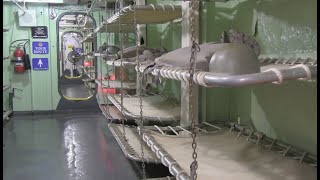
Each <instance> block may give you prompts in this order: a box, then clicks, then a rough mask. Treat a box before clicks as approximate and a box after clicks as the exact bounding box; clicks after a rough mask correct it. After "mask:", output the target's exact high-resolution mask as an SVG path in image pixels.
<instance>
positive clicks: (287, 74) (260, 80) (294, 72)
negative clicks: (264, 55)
mask: <svg viewBox="0 0 320 180" xmlns="http://www.w3.org/2000/svg"><path fill="white" fill-rule="evenodd" d="M144 68H145V67H143V66H141V67H140V69H139V71H140V72H144V71H145V69H144ZM136 70H137V69H136ZM150 73H151V74H153V75H158V74H159V75H161V76H162V77H165V78H169V79H175V80H180V81H188V80H189V78H190V75H189V73H188V70H177V69H174V68H155V69H153V70H152V71H151V72H150ZM316 77H317V67H316V66H307V65H303V64H299V65H296V66H292V67H290V68H283V69H275V68H269V69H267V71H263V72H260V73H253V74H243V75H224V74H217V73H212V72H205V71H198V72H196V73H195V75H194V78H193V80H194V82H195V83H196V84H199V85H202V86H205V87H239V86H248V85H256V84H264V83H277V82H278V84H281V83H282V82H283V81H284V80H298V79H301V78H306V79H308V80H310V79H316Z"/></svg>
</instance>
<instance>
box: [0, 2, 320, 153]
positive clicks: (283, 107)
mask: <svg viewBox="0 0 320 180" xmlns="http://www.w3.org/2000/svg"><path fill="white" fill-rule="evenodd" d="M146 3H147V4H179V2H177V1H175V2H174V1H162V0H147V1H146ZM316 4H317V1H316V0H305V1H299V0H270V1H257V0H230V1H227V2H201V3H200V7H199V8H200V12H199V19H200V20H199V21H200V27H199V41H200V43H205V42H212V41H218V40H219V39H220V35H221V33H222V31H228V30H230V29H236V30H238V31H240V32H244V33H248V34H250V35H252V36H255V38H256V39H257V41H258V42H259V44H260V47H261V51H262V52H261V54H262V55H263V56H266V57H302V58H305V57H311V58H316V48H317V40H316V39H317V32H316V30H317V29H316V26H317V23H316V13H317V9H316ZM28 7H29V9H35V10H36V11H37V24H38V26H47V27H48V32H49V37H48V38H47V39H42V40H41V41H47V42H49V54H48V55H34V54H32V53H31V49H30V45H31V43H32V42H33V41H37V39H32V38H31V31H30V28H22V27H19V26H18V24H17V20H16V14H15V12H16V11H17V10H18V8H17V6H16V5H14V3H11V2H4V4H3V15H4V17H5V18H4V19H3V21H4V22H3V26H5V27H10V30H9V31H8V32H4V33H3V38H4V41H3V53H4V54H3V55H4V56H11V55H12V52H13V50H11V51H9V45H10V43H11V42H12V41H14V40H17V39H30V42H29V46H28V54H29V55H30V59H32V58H36V57H46V58H49V70H48V71H32V70H31V71H26V72H25V73H23V74H17V73H14V72H13V67H12V65H10V62H9V61H4V62H3V64H4V66H3V74H4V77H3V81H4V84H9V82H10V81H11V86H12V87H13V88H18V89H21V90H22V91H16V94H15V97H14V99H13V106H14V111H41V110H55V109H56V107H57V104H58V102H59V100H60V98H61V97H60V95H59V93H58V77H57V76H58V75H57V74H58V73H57V60H58V59H57V58H58V57H57V52H56V51H57V50H56V46H57V44H56V43H57V39H56V34H57V32H56V19H54V20H50V19H49V15H48V12H49V7H48V5H47V4H37V3H29V4H28ZM65 11H66V10H57V15H59V14H61V13H62V12H65ZM101 15H105V12H94V13H93V17H94V18H95V20H96V22H97V26H99V25H100V23H101ZM146 29H147V30H146V40H145V41H146V44H147V46H149V47H157V48H158V47H164V48H166V49H167V50H169V51H171V50H174V49H177V48H180V47H181V23H180V22H172V23H166V24H161V25H155V24H150V25H147V28H146ZM100 35H101V36H100ZM105 39H106V35H105V33H98V34H97V44H98V46H100V45H101V42H105V41H106V40H105ZM118 39H119V37H118V35H116V34H115V35H111V37H110V38H109V40H108V43H109V44H110V45H118ZM130 43H132V45H134V42H133V40H132V41H130ZM186 58H187V57H186ZM98 62H99V59H98ZM97 64H98V65H99V64H100V63H97ZM99 69H100V68H99V67H98V70H99ZM102 69H104V68H102ZM103 73H105V71H104V72H103ZM316 86H317V83H316V82H304V81H287V82H285V83H284V84H282V85H275V84H265V85H257V86H250V87H241V88H203V87H200V90H199V92H200V95H199V106H200V107H199V109H200V112H199V119H200V120H202V121H203V120H206V121H209V122H210V121H215V120H219V121H240V124H241V125H244V126H247V127H248V128H254V129H255V130H257V131H261V132H263V133H265V134H266V135H267V136H270V137H272V138H277V139H280V140H283V141H285V142H287V143H289V144H292V145H293V146H296V147H299V148H301V149H303V150H306V151H308V152H310V153H313V154H317V110H316V109H317V103H316V99H317V92H316V90H317V87H316ZM156 91H159V92H165V93H167V94H170V95H171V96H175V97H176V98H178V99H180V83H179V82H176V81H173V80H165V81H164V82H163V83H162V84H161V86H160V87H159V88H157V89H156ZM7 101H8V99H7V94H6V93H4V100H3V104H4V107H6V105H7Z"/></svg>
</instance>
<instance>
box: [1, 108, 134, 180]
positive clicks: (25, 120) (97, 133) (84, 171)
mask: <svg viewBox="0 0 320 180" xmlns="http://www.w3.org/2000/svg"><path fill="white" fill-rule="evenodd" d="M3 130H4V132H3V133H4V134H3V143H4V147H3V173H4V175H3V179H4V180H21V179H23V180H126V179H130V180H134V179H140V178H139V177H138V175H137V173H136V170H135V168H134V165H133V164H132V163H130V162H129V161H128V160H127V159H126V158H125V156H124V155H123V153H122V151H121V149H120V147H119V145H118V144H117V142H116V141H115V139H114V137H113V136H112V134H111V132H110V131H109V129H108V128H107V121H106V120H105V118H104V117H103V116H102V115H100V114H97V113H96V114H55V115H36V116H31V115H30V116H15V117H14V118H12V119H11V120H10V121H9V122H8V123H7V124H6V125H5V127H4V128H3Z"/></svg>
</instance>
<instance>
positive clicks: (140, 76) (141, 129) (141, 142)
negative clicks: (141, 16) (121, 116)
mask: <svg viewBox="0 0 320 180" xmlns="http://www.w3.org/2000/svg"><path fill="white" fill-rule="evenodd" d="M136 5H137V3H136V1H134V5H133V6H134V15H133V18H134V27H135V38H136V63H137V69H138V71H137V76H138V84H139V89H138V95H139V103H140V123H139V129H140V149H141V158H142V175H143V179H146V174H147V173H146V165H145V163H144V150H143V139H142V138H143V123H144V117H143V104H142V73H141V72H140V71H139V70H140V66H141V63H140V61H139V47H138V46H139V40H140V39H139V31H138V26H137V18H136Z"/></svg>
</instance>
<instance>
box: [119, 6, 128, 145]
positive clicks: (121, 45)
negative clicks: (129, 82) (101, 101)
mask: <svg viewBox="0 0 320 180" xmlns="http://www.w3.org/2000/svg"><path fill="white" fill-rule="evenodd" d="M117 2H118V3H119V11H118V13H119V14H120V13H121V7H122V5H121V0H120V1H117ZM118 28H119V32H118V34H119V42H120V106H121V109H120V111H121V114H124V113H123V94H124V90H123V71H124V68H123V38H122V36H123V34H122V31H121V16H119V21H118ZM121 123H122V131H123V138H124V140H125V141H127V138H126V129H125V126H124V118H123V117H122V116H121Z"/></svg>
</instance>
